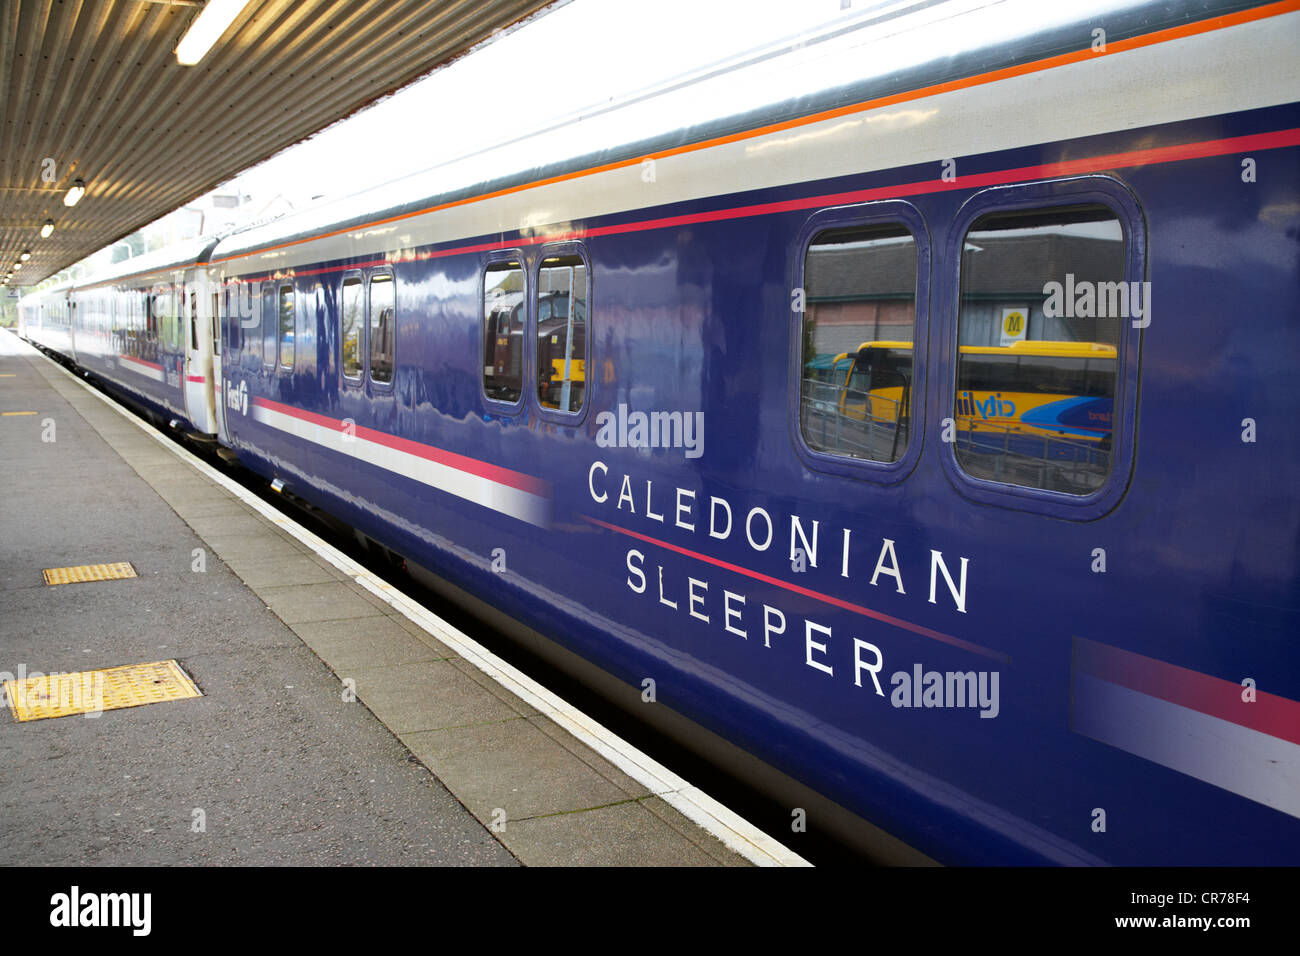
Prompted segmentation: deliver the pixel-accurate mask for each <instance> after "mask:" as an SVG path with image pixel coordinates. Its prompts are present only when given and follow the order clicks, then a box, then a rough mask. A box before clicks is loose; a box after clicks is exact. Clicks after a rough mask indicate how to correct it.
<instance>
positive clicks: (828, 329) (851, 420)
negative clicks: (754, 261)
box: [799, 222, 917, 463]
mask: <svg viewBox="0 0 1300 956" xmlns="http://www.w3.org/2000/svg"><path fill="white" fill-rule="evenodd" d="M916 288H917V247H916V239H915V237H914V236H913V235H912V232H911V231H910V230H909V229H908V228H907V227H906V226H904V225H902V224H900V223H893V222H889V223H880V224H875V225H869V226H861V227H847V228H838V229H828V230H824V231H822V232H819V233H817V234H816V235H815V236H813V238H812V241H811V242H810V243H809V245H808V251H807V253H806V254H805V257H804V271H803V293H804V302H803V317H802V322H801V330H802V346H801V349H802V351H801V363H800V364H801V374H800V389H799V428H800V432H801V433H802V435H803V439H804V441H805V442H806V443H807V445H808V447H809V448H810V449H812V450H813V451H815V452H821V453H823V454H829V455H837V456H842V457H846V458H858V459H863V460H866V461H876V462H883V463H891V462H896V461H898V460H899V459H900V458H902V457H903V455H904V453H905V452H906V451H907V447H908V443H909V441H910V440H911V432H912V403H913V384H914V369H913V356H912V351H913V350H912V345H913V336H914V329H915V327H916Z"/></svg>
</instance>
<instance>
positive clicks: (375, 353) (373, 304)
mask: <svg viewBox="0 0 1300 956" xmlns="http://www.w3.org/2000/svg"><path fill="white" fill-rule="evenodd" d="M396 299H397V297H396V295H395V290H394V288H393V276H392V274H391V273H387V272H381V273H377V274H375V275H372V276H371V277H370V329H369V334H368V337H369V339H370V380H371V381H372V382H376V383H378V384H380V385H387V384H389V383H391V382H392V380H393V343H394V342H395V341H396V339H397V328H396V322H397V301H396Z"/></svg>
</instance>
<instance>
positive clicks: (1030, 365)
mask: <svg viewBox="0 0 1300 956" xmlns="http://www.w3.org/2000/svg"><path fill="white" fill-rule="evenodd" d="M1125 262H1126V250H1125V242H1124V230H1123V228H1122V227H1121V225H1120V221H1119V219H1118V217H1117V216H1116V214H1115V213H1114V212H1112V211H1111V210H1110V209H1109V208H1108V207H1106V206H1103V205H1101V204H1097V203H1091V204H1083V205H1076V206H1059V207H1055V208H1051V209H1046V210H1034V211H1031V212H1024V211H1021V212H1015V213H993V214H989V215H985V216H982V217H980V218H979V219H976V220H975V221H974V222H973V223H972V224H971V227H970V229H969V230H968V231H967V233H966V237H965V242H964V243H963V246H962V254H961V307H960V313H959V315H958V319H957V345H958V348H957V381H956V389H955V393H954V406H955V407H954V408H953V409H952V418H953V422H954V424H955V431H954V442H953V452H954V454H955V456H956V460H957V463H958V465H959V466H960V467H961V468H962V470H963V471H965V472H966V474H968V475H970V476H971V477H974V478H982V479H985V480H989V481H996V482H1001V483H1004V484H1010V485H1019V486H1021V487H1026V488H1039V489H1043V490H1046V491H1054V492H1062V493H1065V494H1072V495H1087V494H1091V493H1093V492H1095V491H1097V490H1098V489H1100V488H1101V487H1102V485H1103V484H1105V482H1106V479H1107V478H1108V477H1109V476H1110V473H1111V466H1112V442H1111V423H1112V417H1113V412H1114V402H1115V394H1116V374H1117V363H1118V353H1119V344H1120V337H1121V335H1122V333H1123V329H1124V327H1125V322H1126V321H1127V319H1128V318H1129V316H1130V312H1131V310H1132V309H1133V308H1135V307H1136V308H1139V309H1140V308H1141V307H1142V304H1141V303H1140V302H1136V301H1134V302H1130V301H1129V298H1130V287H1129V284H1128V283H1127V282H1125V278H1126V276H1125ZM1135 285H1136V284H1135Z"/></svg>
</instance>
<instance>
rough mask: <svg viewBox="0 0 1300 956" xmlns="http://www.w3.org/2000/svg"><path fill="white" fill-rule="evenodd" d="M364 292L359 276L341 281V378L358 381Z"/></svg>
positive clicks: (359, 375)
mask: <svg viewBox="0 0 1300 956" xmlns="http://www.w3.org/2000/svg"><path fill="white" fill-rule="evenodd" d="M364 295H365V290H364V289H362V288H361V277H360V276H348V277H347V278H346V279H344V280H343V308H342V310H341V314H340V322H341V324H342V328H341V329H340V332H339V347H340V349H341V350H342V363H341V364H342V366H343V377H344V378H349V379H353V380H355V381H360V379H361V322H362V311H363V298H364Z"/></svg>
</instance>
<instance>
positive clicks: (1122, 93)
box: [212, 2, 1300, 864]
mask: <svg viewBox="0 0 1300 956" xmlns="http://www.w3.org/2000/svg"><path fill="white" fill-rule="evenodd" d="M1296 7H1297V5H1296V4H1295V3H1274V4H1263V5H1261V4H1252V3H1217V2H1205V3H1197V4H1191V5H1187V6H1184V7H1180V8H1178V9H1171V8H1169V7H1168V5H1166V4H1162V3H1138V4H1133V5H1131V6H1129V7H1127V8H1125V9H1121V10H1118V11H1115V12H1112V13H1108V14H1107V15H1106V16H1105V17H1104V18H1102V19H1101V20H1089V21H1086V22H1082V21H1081V22H1069V21H1066V20H1062V21H1061V22H1058V23H1056V24H1054V25H1053V26H1051V27H1050V28H1047V29H1044V30H1043V31H1042V32H1039V33H1034V34H1027V33H1025V32H1024V30H1023V27H1022V25H1021V24H1019V23H1017V22H1010V21H1007V20H1006V19H1005V18H1006V16H1007V15H1008V14H1007V11H1005V10H1002V9H1000V8H998V7H994V8H991V9H986V10H981V11H976V12H971V13H967V14H963V15H961V16H958V17H956V18H944V19H937V20H926V18H924V17H922V18H920V21H917V22H911V23H910V24H906V25H905V24H887V25H886V26H887V27H888V29H884V30H882V32H881V35H880V36H879V37H878V38H877V39H875V40H873V41H869V42H868V41H863V40H861V38H860V37H857V36H852V37H850V39H849V40H844V39H843V38H841V39H839V40H836V39H835V38H830V39H827V40H826V41H825V42H824V43H820V44H813V45H812V46H813V47H815V48H816V49H815V51H813V52H809V48H808V47H807V45H805V47H803V48H800V49H796V50H794V51H791V52H786V53H784V54H782V55H781V56H779V57H766V58H764V57H760V58H757V60H755V61H753V62H749V63H747V64H742V65H741V66H739V67H737V68H736V69H734V70H731V71H722V72H720V73H719V74H716V75H714V76H712V77H710V78H705V79H703V80H700V81H699V82H694V83H689V84H685V85H684V86H682V87H681V88H679V89H670V90H668V91H666V92H663V93H661V94H660V95H657V96H653V97H647V98H643V99H641V100H638V101H636V102H633V103H630V104H627V105H624V106H621V107H618V108H615V109H610V110H606V111H603V112H600V111H598V112H597V113H595V114H594V115H589V116H586V117H584V119H583V122H582V123H580V124H569V125H564V126H560V127H557V128H555V129H550V130H542V131H540V132H538V133H537V134H535V135H533V136H530V137H526V138H524V139H522V140H521V141H520V142H517V143H514V144H512V145H507V146H503V147H501V148H499V149H495V150H489V151H487V152H485V153H482V154H479V155H476V156H474V157H472V158H470V159H467V160H465V161H463V162H459V163H451V164H448V165H446V166H443V167H440V168H438V169H436V170H433V171H430V172H429V173H426V174H421V175H420V176H418V177H414V178H412V179H409V180H405V181H401V182H398V183H395V184H392V185H390V186H386V187H383V188H381V189H378V190H374V191H371V192H368V193H363V194H360V195H358V196H355V197H350V198H348V199H346V200H342V201H340V202H338V203H335V204H332V205H331V206H328V207H322V208H321V209H318V210H313V211H310V212H307V213H304V214H301V215H298V216H295V217H291V218H289V219H286V220H282V221H279V222H276V223H272V224H267V225H263V226H259V227H256V228H253V229H250V230H246V231H243V232H241V233H239V234H237V235H234V236H231V237H229V238H227V239H226V240H224V241H222V242H221V243H220V244H219V245H218V246H217V248H216V249H215V250H214V251H213V253H212V268H213V272H214V276H215V280H216V281H217V282H219V283H220V286H221V289H222V290H223V299H222V302H223V303H224V306H223V308H224V309H225V312H224V318H223V321H222V333H221V334H222V337H223V341H222V354H221V356H220V365H221V368H222V369H223V373H222V378H223V381H222V393H223V400H222V402H221V403H220V407H221V408H222V409H223V410H224V411H223V414H224V416H225V422H224V425H222V426H220V427H222V429H223V431H222V438H223V440H224V441H226V442H228V443H229V444H230V445H231V446H232V447H234V448H236V449H237V450H238V452H239V454H240V456H241V458H243V459H244V460H245V461H246V462H247V463H248V464H249V465H250V467H252V468H254V469H256V470H258V471H260V472H261V473H262V474H264V475H265V476H266V477H267V478H269V479H277V480H280V481H282V482H284V484H285V486H286V487H287V488H288V489H289V490H291V491H293V492H294V493H296V494H299V495H301V496H302V497H304V498H306V499H308V500H311V501H313V502H314V503H316V504H318V505H320V506H321V507H323V508H326V509H327V510H330V511H332V512H334V513H335V514H337V515H339V516H340V517H342V518H344V519H345V520H347V521H348V522H350V523H351V524H352V525H354V526H355V527H357V528H358V529H359V530H360V531H361V532H362V533H363V534H364V535H366V536H368V537H370V538H372V539H374V540H375V541H378V542H381V543H382V544H383V545H384V546H386V547H388V548H391V549H392V550H393V551H395V552H398V553H400V554H402V555H404V556H405V557H406V558H407V559H408V560H409V562H410V564H411V565H412V566H413V567H418V568H423V569H427V570H428V571H429V572H431V573H432V575H434V576H435V578H436V581H437V582H438V583H439V586H441V587H443V588H444V590H446V591H447V592H448V593H451V594H453V595H455V596H456V597H458V598H459V599H461V600H463V601H464V602H465V603H467V604H468V605H470V606H471V607H474V608H475V609H477V610H479V611H484V612H486V613H488V614H489V615H490V616H492V617H493V619H494V620H500V621H502V622H505V623H506V624H507V626H508V627H512V628H514V629H515V630H516V631H517V633H519V634H521V635H522V636H523V637H524V638H526V639H527V640H529V641H531V642H532V643H533V646H535V647H536V648H539V649H541V650H542V651H543V652H544V653H546V654H548V655H550V656H552V657H553V658H554V659H555V660H557V661H560V662H562V663H564V664H566V665H568V666H572V667H573V668H575V669H579V670H581V671H582V672H583V674H584V676H586V677H588V678H589V679H591V680H593V681H597V682H603V684H602V686H603V687H605V688H606V689H607V690H608V691H609V693H611V695H612V696H614V697H615V698H616V699H618V700H619V701H620V702H624V703H626V704H627V705H628V706H629V707H630V708H632V709H633V711H634V712H635V713H637V714H638V715H640V716H642V717H643V718H644V719H646V720H648V721H660V722H662V723H664V724H666V725H667V724H674V722H675V720H676V718H668V717H664V716H663V715H664V714H665V713H667V712H671V713H673V714H676V715H682V716H684V717H686V718H688V719H689V721H690V725H689V726H690V728H691V729H690V730H689V731H688V732H687V733H686V736H687V737H688V738H689V742H690V743H692V744H693V745H696V746H700V747H702V748H705V749H708V750H709V751H710V753H711V754H713V755H715V756H719V757H720V758H725V760H726V761H727V762H728V763H729V764H730V765H731V766H733V767H744V768H745V770H746V772H754V771H755V766H761V768H763V769H762V770H761V771H760V772H761V774H762V775H763V776H764V777H765V778H766V780H767V781H768V783H769V784H772V783H773V782H774V781H775V784H774V785H775V786H777V788H778V790H779V792H780V794H781V796H782V799H788V800H789V801H790V802H791V806H792V815H793V818H794V820H796V821H797V820H798V819H799V813H800V812H805V813H806V815H807V816H808V817H811V818H812V819H813V820H814V823H815V825H818V826H821V827H825V828H828V829H831V830H833V831H834V832H837V833H839V834H840V835H841V836H842V837H843V838H844V839H845V840H846V841H849V842H852V843H854V844H855V845H860V846H864V847H868V848H869V849H870V850H871V851H872V852H874V853H876V854H877V855H879V856H880V857H881V858H882V859H889V860H911V861H915V860H918V859H927V858H928V859H936V860H940V861H943V862H965V863H988V862H997V863H1026V862H1029V863H1044V862H1050V863H1102V862H1114V863H1129V864H1151V863H1173V864H1180V863H1202V864H1219V863H1244V864H1251V863H1294V862H1296V860H1297V858H1298V856H1300V803H1297V795H1298V794H1300V787H1297V785H1296V782H1297V779H1298V776H1297V775H1300V756H1298V755H1300V731H1298V730H1297V728H1298V727H1300V719H1298V716H1297V715H1300V704H1298V703H1297V701H1298V700H1300V665H1298V663H1297V655H1296V653H1295V650H1294V636H1295V634H1296V633H1297V626H1296V625H1297V623H1298V617H1297V615H1298V613H1300V610H1298V609H1300V577H1298V576H1297V572H1296V568H1297V561H1296V550H1295V549H1296V541H1297V540H1298V538H1300V534H1298V533H1297V532H1298V531H1300V512H1298V510H1297V509H1298V507H1300V505H1298V504H1297V501H1296V497H1295V494H1294V488H1295V487H1296V486H1297V479H1298V478H1300V474H1298V472H1300V447H1297V437H1296V432H1295V429H1294V428H1293V427H1291V424H1290V423H1291V422H1293V421H1294V420H1295V417H1296V415H1297V413H1300V407H1298V406H1300V399H1298V397H1297V393H1296V390H1295V389H1294V386H1293V385H1291V384H1290V383H1291V381H1292V379H1291V374H1292V372H1291V369H1290V368H1289V366H1290V365H1291V364H1292V363H1293V360H1294V356H1295V355H1296V354H1297V345H1298V344H1300V342H1298V341H1297V337H1298V336H1300V323H1296V322H1294V321H1289V319H1290V318H1293V317H1294V308H1295V305H1294V303H1295V290H1296V287H1297V278H1298V277H1297V264H1296V259H1295V257H1294V255H1293V251H1294V235H1293V231H1294V216H1293V215H1290V214H1289V213H1287V212H1286V211H1287V210H1294V209H1295V208H1297V203H1300V178H1298V174H1297V170H1298V169H1300V163H1297V158H1298V152H1300V108H1298V105H1297V104H1300V73H1298V72H1297V69H1298V68H1297V59H1296V57H1295V56H1294V50H1295V46H1296V43H1295V41H1296V39H1297V37H1298V36H1300V12H1297V9H1296ZM882 16H885V15H882ZM895 28H897V29H903V30H905V32H907V33H908V38H907V39H908V42H907V43H906V44H905V47H906V49H907V50H910V51H915V50H917V49H922V50H929V51H933V56H934V59H933V61H932V62H928V63H923V64H915V63H903V64H895V63H894V59H893V58H894V56H895V50H896V49H897V48H898V39H897V35H896V34H897V29H895ZM1098 30H1101V31H1102V35H1103V36H1104V37H1105V39H1104V41H1102V42H1101V44H1100V46H1098V42H1099V41H1098V39H1097V37H1098V34H1097V31H1098ZM866 35H867V34H863V36H866ZM982 38H990V39H982ZM864 42H865V43H866V45H865V46H864V45H863V43H864ZM864 50H865V52H864ZM814 53H815V55H814ZM868 54H870V55H868ZM1244 62H1249V63H1251V64H1253V66H1252V68H1251V69H1250V70H1241V69H1239V68H1238V64H1240V63H1244ZM873 71H874V72H873ZM1261 76H1264V77H1268V82H1266V83H1261V82H1257V79H1258V77H1261ZM1135 78H1141V81H1140V83H1139V84H1138V87H1137V88H1136V90H1135V86H1134V83H1135ZM719 104H726V109H721V108H720V107H719ZM720 117H724V118H720ZM683 124H685V125H683ZM628 130H635V131H636V134H635V135H636V136H640V137H645V138H644V139H639V140H636V141H630V138H629V137H628V134H627V131H628ZM612 143H624V144H625V145H621V146H610V144H612ZM413 197H415V198H413ZM561 301H562V302H563V303H564V305H563V307H559V306H558V304H557V303H559V302H561ZM1153 303H1154V304H1153ZM1242 316H1249V317H1250V318H1249V319H1248V320H1246V319H1240V318H1237V319H1230V318H1229V317H1242ZM1284 318H1285V319H1287V320H1284ZM871 343H876V345H877V347H876V348H875V349H874V351H873V350H872V348H871V347H870V344H871ZM864 344H867V345H868V350H867V351H868V355H867V356H864V357H863V358H864V365H863V368H862V369H861V370H860V371H861V372H864V373H866V374H868V375H869V376H876V377H877V384H876V390H877V392H878V394H876V395H875V396H874V398H872V399H871V408H872V410H871V412H870V413H867V412H866V411H865V410H864V409H863V407H862V406H863V405H865V403H859V407H858V409H857V410H856V411H855V410H854V409H853V408H851V406H852V405H853V401H852V400H851V399H849V398H846V395H845V394H837V389H841V390H842V391H847V390H848V389H849V385H850V383H851V379H852V376H851V375H850V382H845V383H844V384H843V385H842V386H840V385H839V384H838V383H840V382H844V380H843V379H842V378H840V377H839V375H840V374H842V373H843V371H844V370H843V363H844V362H845V361H846V360H849V359H850V358H851V357H853V356H862V355H863V345H864ZM868 359H870V360H869V361H868ZM877 359H878V360H877ZM854 364H856V358H855V359H854ZM852 367H853V365H850V368H852ZM837 370H839V372H837ZM854 387H855V388H856V389H858V390H859V391H861V390H862V386H854ZM865 390H866V393H867V394H868V395H870V393H871V390H872V386H871V385H870V384H869V383H868V384H867V385H866V386H865ZM1044 396H1050V401H1048V400H1047V399H1045V398H1044ZM1013 405H1024V406H1026V408H1025V409H1020V408H1019V407H1017V408H1016V409H1012V408H1011V407H1010V406H1013ZM1049 405H1051V406H1052V407H1050V408H1048V406H1049ZM886 406H888V407H889V410H886ZM1044 408H1047V410H1046V411H1044V410H1042V409H1044ZM1025 412H1028V413H1029V414H1025ZM1035 415H1036V416H1037V417H1034V416H1035ZM989 419H992V421H991V422H989V421H988V420H989ZM868 423H870V425H871V426H873V427H872V428H868V429H864V427H863V426H864V425H866V424H868ZM877 425H878V426H881V427H880V428H879V429H876V428H875V427H874V426H877ZM1260 473H1266V474H1269V475H1270V480H1269V481H1267V482H1259V481H1257V480H1255V476H1257V475H1258V474H1260ZM589 665H594V667H595V668H597V669H598V671H594V670H591V669H590V666H589ZM611 680H612V683H610V681H611ZM675 726H677V727H678V728H679V729H680V727H681V726H682V725H681V724H680V723H676V724H675ZM754 761H758V762H759V763H758V764H757V765H756V764H755V763H754ZM773 771H775V772H773ZM796 839H797V838H796Z"/></svg>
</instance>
